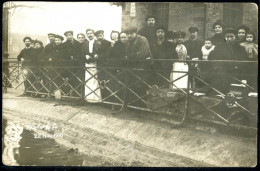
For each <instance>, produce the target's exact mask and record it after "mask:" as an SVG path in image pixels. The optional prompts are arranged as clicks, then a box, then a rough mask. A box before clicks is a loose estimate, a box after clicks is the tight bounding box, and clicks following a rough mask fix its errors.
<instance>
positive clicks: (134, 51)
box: [127, 35, 152, 68]
mask: <svg viewBox="0 0 260 171" xmlns="http://www.w3.org/2000/svg"><path fill="white" fill-rule="evenodd" d="M127 49H128V50H127V57H128V59H129V62H130V63H129V64H130V67H137V68H145V67H147V66H150V64H151V61H152V54H151V51H150V48H149V44H148V41H147V39H146V38H145V37H143V36H140V35H137V36H136V38H135V39H134V40H132V41H129V43H128V48H127ZM148 57H150V60H145V59H146V58H148Z"/></svg>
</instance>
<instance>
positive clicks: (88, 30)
mask: <svg viewBox="0 0 260 171" xmlns="http://www.w3.org/2000/svg"><path fill="white" fill-rule="evenodd" d="M89 31H92V32H93V33H95V31H94V30H93V29H90V28H88V29H87V30H86V33H87V32H89Z"/></svg>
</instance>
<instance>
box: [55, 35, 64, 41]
mask: <svg viewBox="0 0 260 171" xmlns="http://www.w3.org/2000/svg"><path fill="white" fill-rule="evenodd" d="M55 38H58V39H61V41H63V40H64V38H63V37H62V36H60V35H58V34H56V35H55Z"/></svg>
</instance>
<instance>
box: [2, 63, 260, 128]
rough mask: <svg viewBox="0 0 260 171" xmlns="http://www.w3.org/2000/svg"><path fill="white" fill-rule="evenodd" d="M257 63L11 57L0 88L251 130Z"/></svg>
mask: <svg viewBox="0 0 260 171" xmlns="http://www.w3.org/2000/svg"><path fill="white" fill-rule="evenodd" d="M4 62H5V61H4ZM177 64H178V65H179V66H180V67H179V69H178V67H176V66H177ZM172 68H177V70H174V69H172ZM180 68H181V69H180ZM185 68H186V69H185ZM257 68H258V63H257V62H256V61H192V60H185V61H179V60H168V59H165V60H154V61H153V63H151V61H150V60H144V61H129V60H118V59H109V60H106V62H103V63H102V64H101V65H97V66H96V65H93V66H91V65H90V64H86V65H85V66H83V65H82V66H80V67H79V66H69V65H67V66H59V65H56V64H54V63H52V62H50V63H49V64H48V65H41V66H40V65H38V66H33V65H28V64H26V65H25V64H24V63H22V62H17V61H15V62H14V61H10V62H9V66H8V72H7V70H6V69H5V70H4V69H3V72H2V73H3V82H2V91H3V92H7V90H8V87H10V88H12V89H14V90H18V89H20V90H23V91H24V93H30V94H34V95H46V96H48V97H51V96H55V93H57V90H59V92H60V93H61V97H62V98H72V99H75V102H76V101H77V100H82V101H87V102H91V103H93V102H97V103H106V104H111V105H117V106H119V107H120V110H119V111H121V110H122V109H124V108H134V109H138V110H145V111H150V112H157V113H166V114H169V115H171V116H173V117H176V118H178V119H177V120H178V122H177V123H176V125H177V126H181V125H182V124H183V123H184V122H185V121H186V119H195V120H199V121H206V122H210V123H216V124H224V125H228V126H235V127H236V126H237V127H244V128H249V129H256V125H257V117H258V116H257V110H258V104H257V97H252V96H248V93H249V92H257ZM176 75H177V76H176ZM243 80H247V82H245V81H243ZM251 94H253V93H251Z"/></svg>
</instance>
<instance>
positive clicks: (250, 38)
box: [240, 31, 258, 91]
mask: <svg viewBox="0 0 260 171" xmlns="http://www.w3.org/2000/svg"><path fill="white" fill-rule="evenodd" d="M255 38H256V37H255V34H254V32H252V31H248V32H247V34H246V41H245V42H242V43H240V45H241V46H243V47H244V48H245V51H246V53H247V59H248V60H250V61H251V60H252V61H257V59H258V44H257V43H255ZM243 69H244V70H246V71H247V77H246V80H247V84H249V85H250V86H251V87H253V88H254V89H255V91H257V69H258V66H257V64H255V63H247V64H245V65H244V68H243Z"/></svg>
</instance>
